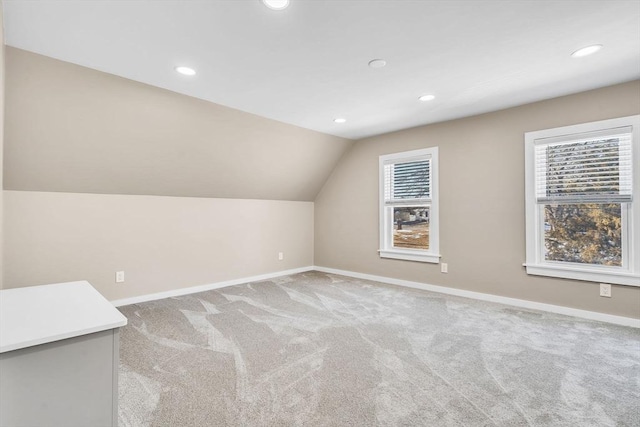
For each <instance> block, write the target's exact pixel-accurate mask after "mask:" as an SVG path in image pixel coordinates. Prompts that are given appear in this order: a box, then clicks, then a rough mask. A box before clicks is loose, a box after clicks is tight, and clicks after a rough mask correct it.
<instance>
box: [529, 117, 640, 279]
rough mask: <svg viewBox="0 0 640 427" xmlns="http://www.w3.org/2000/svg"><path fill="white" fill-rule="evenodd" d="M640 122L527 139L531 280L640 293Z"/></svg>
mask: <svg viewBox="0 0 640 427" xmlns="http://www.w3.org/2000/svg"><path fill="white" fill-rule="evenodd" d="M639 133H640V116H632V117H624V118H619V119H612V120H604V121H599V122H593V123H586V124H581V125H575V126H567V127H562V128H556V129H548V130H543V131H537V132H529V133H527V134H525V151H526V152H525V156H526V221H527V230H526V234H527V261H526V267H527V273H529V274H535V275H544V276H553V277H564V278H571V279H579V280H588V281H596V282H607V283H616V284H622V285H636V286H640V212H639V211H640V143H639Z"/></svg>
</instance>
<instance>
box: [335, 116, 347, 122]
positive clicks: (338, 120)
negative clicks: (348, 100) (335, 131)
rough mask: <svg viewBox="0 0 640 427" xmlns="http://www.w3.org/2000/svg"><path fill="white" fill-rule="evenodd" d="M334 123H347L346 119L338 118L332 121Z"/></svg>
mask: <svg viewBox="0 0 640 427" xmlns="http://www.w3.org/2000/svg"><path fill="white" fill-rule="evenodd" d="M333 121H334V122H336V123H345V122H346V121H347V119H343V118H342V117H338V118H337V119H333Z"/></svg>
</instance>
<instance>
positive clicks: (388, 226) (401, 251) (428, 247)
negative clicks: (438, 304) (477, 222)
mask: <svg viewBox="0 0 640 427" xmlns="http://www.w3.org/2000/svg"><path fill="white" fill-rule="evenodd" d="M379 252H380V256H381V257H382V258H397V259H404V260H409V261H422V262H433V263H438V262H440V255H439V253H438V148H437V147H436V148H427V149H423V150H415V151H407V152H404V153H396V154H388V155H385V156H380V251H379Z"/></svg>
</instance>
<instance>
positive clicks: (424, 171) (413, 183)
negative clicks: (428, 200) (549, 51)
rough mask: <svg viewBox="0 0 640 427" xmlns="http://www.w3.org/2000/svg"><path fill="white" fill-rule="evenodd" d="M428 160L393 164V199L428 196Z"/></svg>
mask: <svg viewBox="0 0 640 427" xmlns="http://www.w3.org/2000/svg"><path fill="white" fill-rule="evenodd" d="M429 168H430V161H429V160H420V161H416V162H406V163H396V164H394V165H393V183H392V185H391V186H390V187H391V188H392V195H391V197H392V198H393V199H419V198H422V197H429V195H430V193H429V187H430V182H429V181H430V180H429Z"/></svg>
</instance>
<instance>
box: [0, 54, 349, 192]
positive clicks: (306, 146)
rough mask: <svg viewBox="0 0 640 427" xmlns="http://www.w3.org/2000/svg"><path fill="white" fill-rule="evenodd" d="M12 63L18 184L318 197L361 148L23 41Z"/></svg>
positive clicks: (9, 120) (12, 153)
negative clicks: (61, 57)
mask: <svg viewBox="0 0 640 427" xmlns="http://www.w3.org/2000/svg"><path fill="white" fill-rule="evenodd" d="M6 66H7V86H6V89H7V92H6V102H7V106H8V107H9V108H7V116H6V138H5V157H6V165H5V171H4V177H5V188H6V189H8V190H30V191H61V192H72V193H102V194H153V195H167V196H193V197H218V198H240V199H265V200H304V201H312V200H314V199H315V197H316V194H317V193H318V191H319V190H320V188H321V187H322V185H323V184H324V182H325V180H326V178H327V177H328V176H329V174H330V172H331V170H332V168H333V166H334V165H335V163H336V161H337V160H338V159H339V158H340V156H341V155H342V154H343V152H344V151H345V150H346V149H347V148H348V147H349V146H350V145H351V144H352V142H351V141H350V140H346V139H343V138H338V137H334V136H330V135H325V134H322V133H319V132H314V131H310V130H306V129H302V128H299V127H295V126H291V125H287V124H284V123H280V122H276V121H273V120H269V119H265V118H262V117H258V116H255V115H252V114H248V113H244V112H241V111H238V110H233V109H230V108H227V107H223V106H220V105H216V104H213V103H210V102H206V101H202V100H199V99H196V98H191V97H188V96H184V95H180V94H177V93H174V92H170V91H167V90H164V89H159V88H156V87H152V86H148V85H145V84H141V83H137V82H134V81H131V80H127V79H123V78H120V77H116V76H113V75H110V74H106V73H102V72H98V71H95V70H91V69H88V68H84V67H80V66H77V65H73V64H70V63H67V62H62V61H58V60H55V59H52V58H48V57H45V56H41V55H37V54H34V53H30V52H26V51H23V50H19V49H15V48H11V47H8V48H7V55H6ZM177 77H178V76H176V78H177ZM212 84H213V83H212ZM273 102H274V103H277V102H279V101H278V99H274V100H273Z"/></svg>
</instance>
